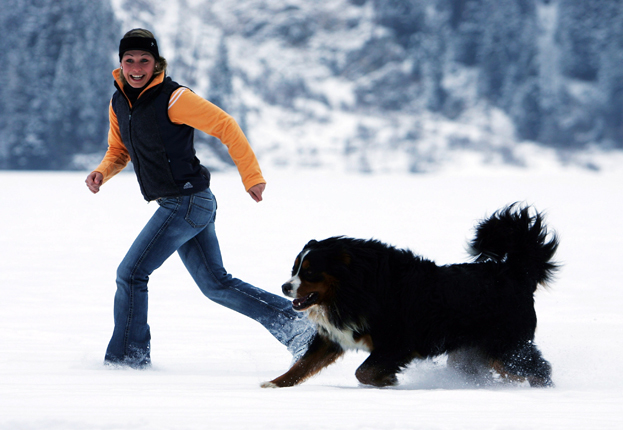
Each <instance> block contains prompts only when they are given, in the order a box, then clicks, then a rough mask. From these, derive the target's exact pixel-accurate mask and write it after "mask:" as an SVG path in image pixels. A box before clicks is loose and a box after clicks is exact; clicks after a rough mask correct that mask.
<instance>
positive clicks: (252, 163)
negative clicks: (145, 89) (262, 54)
mask: <svg viewBox="0 0 623 430" xmlns="http://www.w3.org/2000/svg"><path fill="white" fill-rule="evenodd" d="M169 118H170V119H171V121H172V122H173V123H175V124H186V125H188V126H190V127H193V128H196V129H198V130H201V131H203V132H204V133H207V134H209V135H211V136H214V137H216V138H218V139H220V140H221V142H223V144H225V146H227V150H228V152H229V155H230V156H231V158H232V160H233V161H234V163H235V164H236V167H237V168H238V172H239V173H240V177H241V178H242V183H243V184H244V187H245V190H247V192H249V194H250V195H251V197H252V198H253V200H255V201H261V200H262V193H263V191H264V187H256V188H255V189H254V190H253V192H251V189H252V188H253V187H255V186H256V185H260V184H262V185H265V184H266V181H265V180H264V177H263V176H262V171H261V169H260V165H259V163H258V161H257V158H256V157H255V153H254V152H253V149H251V145H250V144H249V141H248V140H247V138H246V136H245V135H244V133H243V132H242V130H241V129H240V126H239V125H238V123H237V122H236V121H235V120H234V119H233V118H232V117H231V115H229V114H227V113H226V112H225V111H223V110H222V109H221V108H219V107H218V106H216V105H214V104H212V103H210V102H209V101H207V100H205V99H203V98H202V97H200V96H198V95H196V94H195V93H193V92H192V91H190V90H189V89H188V88H184V87H180V88H179V89H177V90H175V91H174V92H173V94H171V99H170V101H169Z"/></svg>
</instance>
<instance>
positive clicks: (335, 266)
mask: <svg viewBox="0 0 623 430" xmlns="http://www.w3.org/2000/svg"><path fill="white" fill-rule="evenodd" d="M338 240H339V239H337V238H332V239H327V240H324V241H322V242H317V241H315V240H312V241H310V242H309V243H308V244H307V245H305V247H304V248H303V250H302V251H301V253H300V254H299V255H298V256H297V257H296V260H295V261H294V266H293V267H292V277H291V278H290V280H289V281H288V282H286V283H285V284H283V285H282V287H281V289H282V291H283V294H285V295H286V296H287V297H290V298H293V299H294V300H293V301H292V307H293V308H294V309H295V310H297V311H304V310H307V309H309V308H310V307H312V306H323V305H324V306H330V304H331V303H332V302H333V301H334V299H335V296H336V292H337V288H338V287H339V279H338V278H339V272H340V271H341V270H340V266H341V267H344V266H345V265H347V264H348V261H349V257H348V254H346V253H345V252H344V251H343V250H342V249H341V248H340V247H337V246H336V243H337V241H338Z"/></svg>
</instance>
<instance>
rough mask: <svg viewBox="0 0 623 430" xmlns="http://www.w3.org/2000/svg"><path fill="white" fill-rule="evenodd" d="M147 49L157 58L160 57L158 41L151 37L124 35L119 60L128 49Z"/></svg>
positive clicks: (120, 43) (120, 45)
mask: <svg viewBox="0 0 623 430" xmlns="http://www.w3.org/2000/svg"><path fill="white" fill-rule="evenodd" d="M135 49H137V50H140V51H147V52H149V53H150V54H151V55H153V56H154V58H155V59H156V60H157V59H158V58H160V54H159V53H158V42H156V39H153V38H151V37H137V36H131V37H124V38H123V39H121V41H120V42H119V61H121V58H123V54H124V53H125V52H127V51H133V50H135Z"/></svg>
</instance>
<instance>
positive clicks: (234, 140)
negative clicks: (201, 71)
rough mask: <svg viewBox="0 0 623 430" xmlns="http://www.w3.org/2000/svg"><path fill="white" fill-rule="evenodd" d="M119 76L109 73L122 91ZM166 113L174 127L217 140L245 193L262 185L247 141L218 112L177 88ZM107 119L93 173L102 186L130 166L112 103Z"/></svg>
mask: <svg viewBox="0 0 623 430" xmlns="http://www.w3.org/2000/svg"><path fill="white" fill-rule="evenodd" d="M120 74H121V71H120V69H116V70H115V71H113V76H114V77H115V80H116V81H117V83H118V84H119V87H120V88H123V84H122V83H121V80H120V78H119V76H120ZM163 80H164V73H163V74H161V75H159V76H156V78H155V79H154V80H153V81H152V82H151V84H150V85H149V86H148V87H147V88H146V89H149V88H151V87H153V86H156V85H158V84H161V83H162V82H163ZM139 97H140V96H139ZM168 113H169V119H170V120H171V121H172V122H173V123H174V124H185V125H188V126H190V127H193V128H195V129H198V130H201V131H203V132H204V133H207V134H209V135H211V136H214V137H216V138H218V139H220V141H221V142H222V143H223V144H224V145H225V146H227V150H228V152H229V155H230V156H231V158H232V160H233V161H234V163H235V164H236V167H237V168H238V172H239V173H240V177H241V178H242V183H243V184H244V187H245V189H246V190H247V191H248V190H249V189H250V188H251V187H253V186H254V185H257V184H265V183H266V181H265V180H264V177H263V176H262V171H261V169H260V165H259V163H258V161H257V158H256V157H255V153H254V152H253V149H251V145H250V144H249V141H248V140H247V138H246V137H245V135H244V133H243V132H242V130H241V129H240V127H239V126H238V123H236V121H235V120H234V119H233V118H232V117H231V116H230V115H229V114H227V113H226V112H225V111H223V110H222V109H221V108H219V107H218V106H216V105H214V104H212V103H210V102H209V101H207V100H205V99H203V98H202V97H200V96H198V95H196V94H195V93H193V92H192V91H190V90H189V89H188V88H185V87H180V88H178V89H177V90H175V91H174V92H173V94H171V98H170V99H169V112H168ZM108 116H109V120H110V129H109V130H108V150H107V151H106V155H105V156H104V159H103V160H102V162H101V163H100V165H99V166H98V167H97V168H96V169H95V171H96V172H100V173H101V174H102V175H103V176H104V182H106V181H107V180H108V179H110V178H112V177H113V176H114V175H116V174H117V173H119V172H120V171H121V170H123V169H124V168H125V167H126V166H127V165H128V163H129V162H130V154H129V153H128V150H127V148H126V147H125V145H124V144H123V141H122V139H121V133H120V132H119V123H118V121H117V115H115V112H114V111H113V108H112V103H111V104H110V105H109V108H108Z"/></svg>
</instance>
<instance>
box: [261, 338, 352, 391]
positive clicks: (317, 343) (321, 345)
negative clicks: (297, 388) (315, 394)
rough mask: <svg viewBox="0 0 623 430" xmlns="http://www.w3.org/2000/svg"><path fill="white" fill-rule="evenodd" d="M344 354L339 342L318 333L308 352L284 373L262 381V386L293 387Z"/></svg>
mask: <svg viewBox="0 0 623 430" xmlns="http://www.w3.org/2000/svg"><path fill="white" fill-rule="evenodd" d="M343 354H344V350H343V349H342V347H341V346H339V345H338V344H337V343H335V342H332V341H330V340H329V339H327V338H325V337H323V336H322V335H319V334H317V335H316V337H315V338H314V340H313V341H312V342H311V344H310V345H309V349H308V350H307V352H306V353H305V354H304V355H303V356H302V357H301V358H300V359H299V360H298V361H297V362H296V363H294V365H293V366H292V367H291V368H290V370H288V371H287V372H286V373H284V374H283V375H281V376H279V377H278V378H275V379H273V380H272V381H267V382H264V383H262V385H261V386H262V388H281V387H292V386H293V385H297V384H300V383H301V382H303V381H305V380H306V379H308V378H310V377H311V376H313V375H315V374H316V373H318V372H320V371H321V370H322V369H324V368H325V367H327V366H328V365H330V364H331V363H333V362H335V360H337V359H338V358H339V357H341V356H342V355H343Z"/></svg>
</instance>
